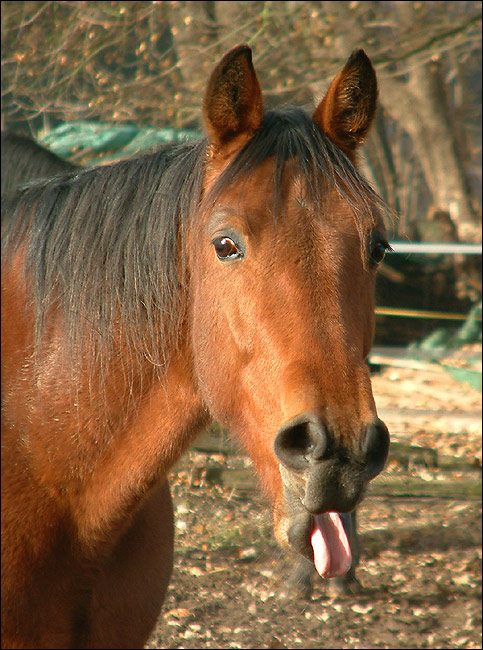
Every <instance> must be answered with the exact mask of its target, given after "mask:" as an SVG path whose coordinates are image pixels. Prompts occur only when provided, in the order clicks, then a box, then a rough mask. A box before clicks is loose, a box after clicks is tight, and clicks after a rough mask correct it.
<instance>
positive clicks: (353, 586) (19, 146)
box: [2, 131, 360, 599]
mask: <svg viewBox="0 0 483 650" xmlns="http://www.w3.org/2000/svg"><path fill="white" fill-rule="evenodd" d="M74 169H81V167H80V166H78V165H74V164H73V163H70V162H68V161H66V160H64V159H63V158H60V157H59V156H57V155H56V154H54V153H53V152H51V151H50V150H48V149H46V148H45V147H42V146H41V145H39V144H38V143H37V142H35V141H34V140H32V139H30V138H28V137H27V136H23V135H18V134H16V133H13V132H8V131H5V132H2V193H5V192H7V191H11V190H12V189H14V188H15V187H16V186H17V185H19V184H20V183H26V182H28V181H32V180H36V179H38V178H42V177H50V176H54V175H56V174H58V173H61V172H63V171H66V170H74ZM341 519H342V523H343V525H344V528H345V531H346V534H347V538H348V540H349V545H350V549H351V555H352V564H351V567H350V569H349V571H348V572H347V573H346V574H345V575H344V576H341V577H335V578H332V579H330V581H329V584H328V590H329V592H330V593H332V594H334V595H338V594H349V593H354V592H356V591H358V590H359V589H360V584H359V582H358V580H357V578H356V575H355V570H356V567H357V566H358V564H359V560H360V544H359V538H358V535H357V522H356V512H355V510H354V511H352V512H351V513H342V514H341ZM314 573H315V574H316V572H315V569H314V565H313V563H312V562H311V561H309V560H307V559H306V558H304V557H302V556H298V558H297V559H296V561H295V567H294V569H293V571H292V572H291V574H290V575H289V577H288V580H287V587H288V589H287V588H284V589H283V590H282V592H281V596H282V597H283V598H286V597H290V598H298V597H299V596H302V597H304V598H305V599H310V597H311V595H312V591H313V577H314Z"/></svg>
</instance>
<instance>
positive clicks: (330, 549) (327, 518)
mask: <svg viewBox="0 0 483 650" xmlns="http://www.w3.org/2000/svg"><path fill="white" fill-rule="evenodd" d="M281 470H282V471H281V474H282V482H283V484H284V496H285V498H284V502H285V503H284V510H285V516H283V515H282V520H281V521H279V525H278V526H276V536H277V537H278V538H279V540H280V541H281V542H282V544H284V543H285V544H288V546H289V547H291V548H292V550H294V551H296V552H297V553H299V554H301V555H303V556H304V557H306V558H307V559H309V560H310V561H311V562H313V563H314V566H315V569H316V570H317V573H318V574H319V575H320V576H321V577H322V578H335V577H340V576H343V575H345V574H346V573H347V572H348V571H349V569H350V567H351V564H352V553H351V547H350V542H349V536H348V532H347V530H346V527H345V526H344V523H343V521H342V516H341V514H340V513H339V512H337V511H335V510H332V509H330V510H329V509H328V510H327V511H325V512H321V513H317V512H314V510H308V509H307V508H306V506H305V503H304V501H305V499H304V497H305V495H304V494H303V490H302V489H301V488H302V482H303V481H302V480H301V477H300V476H293V475H290V474H288V475H287V472H286V471H285V469H284V468H281ZM289 478H290V479H292V480H289Z"/></svg>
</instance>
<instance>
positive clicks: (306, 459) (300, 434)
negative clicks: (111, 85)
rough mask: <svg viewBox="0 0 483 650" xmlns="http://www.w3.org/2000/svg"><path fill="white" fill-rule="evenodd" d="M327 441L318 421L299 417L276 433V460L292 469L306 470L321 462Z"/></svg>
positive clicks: (308, 417) (323, 429)
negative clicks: (312, 463) (309, 466)
mask: <svg viewBox="0 0 483 650" xmlns="http://www.w3.org/2000/svg"><path fill="white" fill-rule="evenodd" d="M328 445H329V440H328V437H327V433H326V430H325V428H324V426H323V425H322V423H321V422H319V420H317V419H316V418H314V417H312V416H307V415H299V416H297V417H296V418H294V419H293V420H290V421H289V422H287V423H286V424H284V425H283V426H282V427H281V428H280V429H279V431H278V433H277V435H276V437H275V442H274V447H275V454H276V456H277V458H278V459H279V460H280V461H281V462H282V463H283V464H284V465H286V466H287V467H290V468H292V469H306V468H307V465H308V464H309V463H311V462H317V461H320V460H323V458H324V457H325V456H326V453H327V449H328Z"/></svg>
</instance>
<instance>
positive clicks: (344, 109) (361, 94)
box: [313, 50, 377, 157]
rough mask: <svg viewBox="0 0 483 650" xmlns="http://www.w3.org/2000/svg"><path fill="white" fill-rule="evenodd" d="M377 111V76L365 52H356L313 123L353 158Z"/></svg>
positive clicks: (328, 92)
mask: <svg viewBox="0 0 483 650" xmlns="http://www.w3.org/2000/svg"><path fill="white" fill-rule="evenodd" d="M376 109H377V79H376V72H375V70H374V68H373V67H372V64H371V62H370V60H369V57H368V56H367V54H366V53H365V52H364V50H354V52H352V54H351V55H350V57H349V59H348V61H347V63H346V64H345V66H344V67H343V68H342V70H341V71H340V72H339V74H338V75H337V76H336V77H335V79H334V80H333V81H332V83H331V84H330V87H329V90H328V91H327V94H326V95H325V97H324V99H323V100H322V101H321V102H320V104H319V105H318V106H317V108H316V109H315V112H314V115H313V119H314V122H315V123H316V124H317V125H318V126H319V127H320V129H322V131H323V132H324V133H325V134H326V135H328V136H329V138H330V139H331V140H332V141H333V142H335V144H336V145H338V146H339V147H340V148H341V149H342V150H343V151H344V152H345V153H346V154H347V155H348V156H349V157H352V154H353V153H354V151H355V150H356V148H357V147H358V146H359V145H360V144H361V143H362V141H363V140H364V137H365V135H366V134H367V132H368V131H369V128H370V126H371V124H372V121H373V119H374V116H375V114H376Z"/></svg>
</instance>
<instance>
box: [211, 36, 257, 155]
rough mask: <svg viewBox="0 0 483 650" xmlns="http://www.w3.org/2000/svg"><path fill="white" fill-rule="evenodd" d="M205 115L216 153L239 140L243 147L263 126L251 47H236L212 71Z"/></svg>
mask: <svg viewBox="0 0 483 650" xmlns="http://www.w3.org/2000/svg"><path fill="white" fill-rule="evenodd" d="M203 115H204V120H205V125H206V131H207V133H208V138H209V140H210V143H211V145H212V149H213V152H214V153H223V150H226V148H227V147H228V145H232V144H234V143H235V141H237V144H238V140H240V145H242V144H244V141H246V140H248V139H249V138H251V137H252V135H253V134H254V132H255V131H256V130H257V129H258V127H259V126H260V123H261V121H262V117H263V99H262V91H261V88H260V84H259V82H258V77H257V74H256V72H255V68H254V67H253V63H252V51H251V48H250V47H248V45H238V46H237V47H234V48H233V49H232V50H230V51H229V52H228V53H227V54H225V56H224V57H223V58H222V59H221V61H220V62H219V63H218V65H217V66H216V68H215V69H214V70H213V72H212V74H211V77H210V80H209V82H208V87H207V89H206V94H205V100H204V104H203ZM229 148H230V149H231V147H229Z"/></svg>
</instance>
